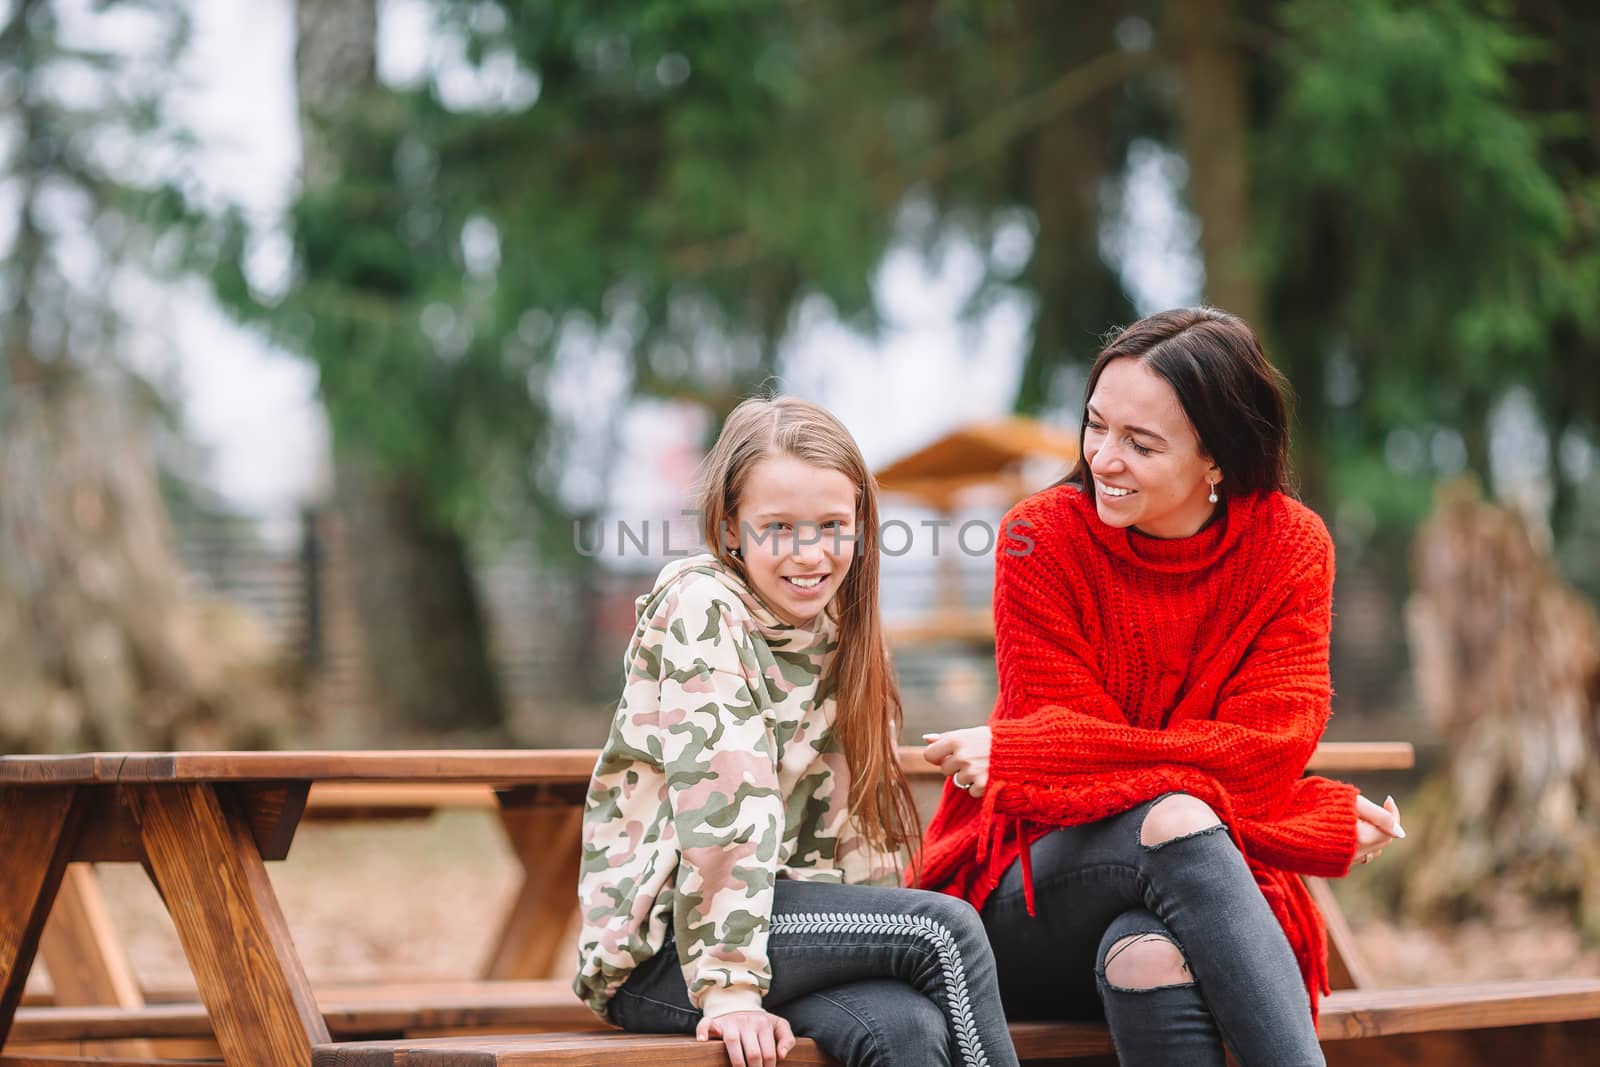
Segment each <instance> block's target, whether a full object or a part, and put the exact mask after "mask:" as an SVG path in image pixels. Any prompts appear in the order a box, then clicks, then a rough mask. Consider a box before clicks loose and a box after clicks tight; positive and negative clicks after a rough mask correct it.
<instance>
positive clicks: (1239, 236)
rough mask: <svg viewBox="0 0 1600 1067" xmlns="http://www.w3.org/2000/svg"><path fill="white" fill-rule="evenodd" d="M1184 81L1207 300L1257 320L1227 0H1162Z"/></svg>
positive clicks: (1241, 97)
mask: <svg viewBox="0 0 1600 1067" xmlns="http://www.w3.org/2000/svg"><path fill="white" fill-rule="evenodd" d="M1167 13H1168V18H1169V19H1170V21H1171V30H1172V33H1171V37H1172V42H1173V48H1174V51H1175V52H1176V53H1177V57H1178V73H1179V76H1180V77H1181V78H1182V81H1183V88H1182V93H1181V97H1182V103H1181V105H1180V110H1181V117H1182V120H1183V151H1184V156H1185V158H1187V160H1188V162H1189V202H1190V205H1191V206H1192V207H1193V209H1194V213H1195V214H1196V215H1197V216H1198V217H1199V219H1200V249H1201V252H1202V254H1203V255H1204V257H1205V264H1206V289H1205V295H1206V301H1207V302H1208V303H1211V304H1215V305H1216V306H1217V307H1220V308H1222V309H1223V310H1225V311H1230V312H1232V313H1233V314H1235V315H1238V316H1240V317H1241V318H1243V319H1245V320H1246V321H1247V322H1249V323H1251V324H1252V325H1256V326H1259V325H1260V324H1261V322H1262V318H1261V312H1262V308H1263V307H1264V306H1265V301H1264V300H1263V299H1262V291H1261V278H1260V276H1259V274H1258V272H1257V271H1256V270H1255V268H1254V265H1253V264H1252V263H1251V262H1250V252H1251V242H1252V239H1253V233H1252V226H1251V218H1250V136H1249V129H1250V114H1249V108H1248V105H1247V98H1246V93H1245V75H1246V65H1245V62H1244V59H1243V57H1242V56H1241V55H1240V54H1239V50H1238V48H1237V47H1236V45H1235V44H1234V42H1233V40H1232V38H1231V36H1230V34H1231V32H1232V29H1233V20H1234V3H1233V0H1182V2H1181V3H1171V4H1168V5H1167Z"/></svg>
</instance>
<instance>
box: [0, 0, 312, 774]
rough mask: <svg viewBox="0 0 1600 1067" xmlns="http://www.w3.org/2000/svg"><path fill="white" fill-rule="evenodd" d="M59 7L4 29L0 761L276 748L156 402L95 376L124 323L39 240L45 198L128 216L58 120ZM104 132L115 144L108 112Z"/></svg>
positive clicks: (0, 30)
mask: <svg viewBox="0 0 1600 1067" xmlns="http://www.w3.org/2000/svg"><path fill="white" fill-rule="evenodd" d="M55 6H56V5H51V4H48V3H44V2H42V0H24V2H23V3H20V4H16V5H12V8H13V10H12V11H11V12H10V13H9V14H8V15H6V16H4V18H3V20H0V69H3V70H5V71H6V72H7V74H8V75H9V76H10V81H9V85H8V89H7V92H6V96H7V99H8V104H9V106H10V107H11V108H12V110H11V111H10V113H9V114H8V116H7V118H8V119H9V120H10V121H9V123H8V125H7V132H8V133H11V134H13V135H14V136H13V137H11V138H10V141H11V142H12V143H11V144H9V145H8V148H9V150H8V151H7V152H6V153H4V156H5V158H4V161H3V166H4V174H3V175H0V179H4V180H3V181H0V184H3V185H5V186H6V187H7V188H8V191H9V192H11V193H12V194H13V196H12V197H10V198H8V200H7V204H6V208H5V210H6V211H7V212H8V213H12V212H14V214H15V230H16V233H15V240H14V243H13V244H12V245H11V247H10V249H9V251H8V254H7V255H6V256H5V258H4V260H3V261H0V291H3V292H4V293H5V296H4V305H5V307H4V314H0V751H8V752H18V751H22V752H27V751H51V750H57V751H60V750H72V749H87V748H104V749H134V748H173V747H216V746H235V747H249V746H256V745H263V744H269V743H271V742H273V741H277V740H281V739H282V737H283V734H284V732H285V731H286V729H287V728H288V727H289V726H290V725H291V719H292V714H293V706H292V704H291V702H290V696H289V686H288V683H289V679H288V678H287V677H285V676H283V673H282V669H281V665H280V664H279V663H278V662H277V654H276V649H275V648H274V646H273V642H272V640H271V638H270V637H269V636H268V635H267V634H266V633H265V631H264V630H263V629H262V628H261V627H259V626H257V625H255V623H254V621H253V620H252V619H250V618H249V617H247V616H245V615H244V614H243V613H242V612H240V611H237V610H235V609H232V608H229V607H227V606H225V605H219V604H211V603H208V602H206V601H205V600H204V598H201V597H197V596H196V595H194V594H193V593H192V592H190V591H189V590H188V589H187V588H186V586H185V580H184V575H183V573H182V569H181V567H180V566H179V563H178V559H177V555H176V552H175V551H174V547H173V538H172V534H171V529H170V525H169V518H168V515H167V510H166V504H165V502H164V501H163V500H162V497H161V493H160V488H159V480H158V476H157V472H156V466H155V463H154V460H153V451H152V447H151V446H152V441H151V435H150V433H149V430H150V425H149V422H148V418H149V414H150V413H149V410H148V407H147V405H146V403H145V402H147V401H148V400H149V394H148V392H147V391H145V390H143V389H142V387H140V386H139V385H138V384H137V383H136V382H135V381H133V380H132V379H131V377H130V376H128V375H125V374H123V373H121V372H120V371H106V372H100V373H95V372H92V371H91V370H90V369H89V368H90V367H91V366H93V367H104V366H106V365H112V366H114V365H115V360H114V354H113V353H112V352H111V351H110V348H111V345H110V339H112V338H114V337H115V330H114V329H113V328H112V327H113V326H114V321H113V320H114V318H115V311H114V310H113V309H112V308H110V307H108V306H107V305H106V303H104V301H103V294H97V293H92V292H86V291H81V290H77V289H75V288H74V287H73V286H72V284H71V282H70V280H69V279H68V278H66V277H65V276H64V275H63V274H62V272H61V270H60V266H59V263H60V261H61V260H62V259H64V258H66V257H64V256H63V255H62V250H61V248H60V246H59V238H58V237H57V235H56V233H55V232H54V231H52V230H51V229H50V228H48V227H47V226H46V225H45V224H44V223H43V222H42V221H41V220H45V219H49V218H52V217H55V214H56V213H55V212H54V210H53V208H48V207H46V205H45V204H44V200H45V199H46V196H47V195H49V194H54V195H56V196H62V195H65V193H67V192H68V191H71V192H73V193H78V194H81V196H82V202H83V203H85V204H86V205H87V206H88V209H89V211H90V212H91V217H92V215H93V213H94V212H97V211H99V210H101V209H102V208H103V207H104V206H105V205H107V204H111V203H117V202H118V198H119V197H120V196H125V195H127V196H129V197H130V198H131V193H130V190H129V189H124V188H119V187H117V186H116V185H115V183H114V182H113V181H110V180H106V179H104V178H102V177H100V176H98V175H95V174H94V173H93V171H92V169H86V168H84V167H83V166H82V161H81V159H80V158H79V157H80V156H81V155H82V154H83V149H82V144H83V143H92V141H90V140H89V139H90V138H91V137H92V135H93V134H94V133H95V132H96V128H95V127H94V126H93V125H90V126H87V127H82V126H79V127H72V128H70V129H68V128H67V127H66V126H65V124H64V123H63V122H62V121H61V120H60V110H59V107H58V103H59V102H58V101H56V100H55V99H54V97H53V96H52V93H51V91H50V88H49V86H50V82H51V78H52V75H57V74H59V73H60V72H59V69H52V68H51V64H52V63H53V62H55V61H57V60H58V59H59V58H60V56H61V55H62V54H63V51H64V45H63V42H62V38H61V37H60V36H59V34H60V25H59V20H58V18H57V13H56V11H55V10H54V8H55ZM85 69H91V68H90V67H86V68H85ZM75 73H79V74H81V73H82V72H81V71H78V72H75ZM84 76H86V77H91V78H92V77H93V75H92V74H91V75H84ZM58 80H59V79H58ZM113 95H114V94H113ZM99 118H100V119H103V120H105V122H106V123H107V125H112V124H113V122H114V119H115V109H114V108H112V107H109V106H108V107H107V109H106V110H105V111H104V112H103V113H102V114H101V115H100V116H99ZM80 142H81V143H80ZM73 144H77V145H78V147H77V148H72V147H71V145H73ZM73 160H76V161H77V162H78V165H77V166H76V167H69V166H66V165H64V164H65V162H66V161H73ZM9 221H10V219H9V218H7V219H5V220H0V230H3V229H5V228H6V223H7V222H9ZM81 229H82V233H79V234H75V238H76V239H82V238H84V237H88V239H89V240H91V241H94V240H95V238H94V237H92V236H89V233H90V231H91V230H93V229H94V227H90V226H84V227H82V228H81ZM98 250H99V251H107V249H106V248H105V247H104V246H101V247H100V248H99V249H98ZM72 251H73V257H72V258H73V259H74V260H75V261H76V260H79V259H81V258H82V254H81V252H80V251H79V250H78V249H73V250H72ZM91 319H98V320H99V321H100V322H102V323H106V324H107V326H106V328H105V329H104V330H102V331H101V333H100V335H99V336H100V337H101V338H102V339H103V341H102V342H101V343H96V342H88V343H84V342H79V343H78V344H77V345H75V344H74V339H73V337H72V331H71V328H70V327H71V325H73V324H79V323H83V322H85V321H86V320H91Z"/></svg>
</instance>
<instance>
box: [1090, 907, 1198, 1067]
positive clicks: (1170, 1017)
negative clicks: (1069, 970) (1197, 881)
mask: <svg viewBox="0 0 1600 1067" xmlns="http://www.w3.org/2000/svg"><path fill="white" fill-rule="evenodd" d="M1139 957H1142V959H1141V958H1139ZM1099 959H1100V963H1099V966H1098V967H1096V968H1095V977H1096V978H1097V980H1098V984H1099V987H1100V999H1101V1000H1102V1001H1103V1002H1104V1004H1105V1012H1106V1024H1107V1025H1108V1026H1109V1027H1110V1029H1111V1040H1112V1041H1113V1042H1114V1043H1115V1044H1116V1046H1117V1058H1118V1061H1119V1062H1120V1063H1121V1064H1122V1067H1165V1065H1168V1064H1180V1063H1181V1064H1185V1065H1193V1067H1223V1064H1225V1063H1226V1062H1227V1057H1226V1055H1225V1054H1224V1053H1223V1050H1222V1035H1221V1034H1219V1033H1218V1032H1217V1026H1216V1023H1215V1021H1213V1019H1212V1018H1211V1011H1210V1009H1209V1008H1207V1007H1206V1001H1205V998H1204V997H1202V996H1201V995H1200V989H1199V987H1198V986H1196V985H1195V983H1194V978H1193V976H1192V975H1190V974H1189V972H1188V968H1187V967H1186V966H1185V960H1184V957H1183V950H1182V949H1181V948H1179V947H1178V944H1177V942H1176V941H1175V940H1174V939H1173V937H1172V932H1171V931H1170V930H1168V929H1167V928H1166V927H1165V926H1163V925H1161V920H1159V919H1157V918H1156V917H1155V916H1154V915H1152V914H1151V913H1150V912H1148V911H1145V910H1144V909H1142V908H1141V909H1136V910H1132V911H1127V912H1124V913H1123V914H1122V915H1119V916H1118V917H1117V918H1116V919H1115V920H1113V921H1112V923H1111V925H1110V926H1109V927H1107V928H1106V932H1105V935H1104V936H1103V937H1102V938H1101V939H1100V955H1099Z"/></svg>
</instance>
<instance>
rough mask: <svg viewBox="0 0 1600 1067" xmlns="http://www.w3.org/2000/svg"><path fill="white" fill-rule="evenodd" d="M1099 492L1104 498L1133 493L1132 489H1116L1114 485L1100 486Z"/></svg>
mask: <svg viewBox="0 0 1600 1067" xmlns="http://www.w3.org/2000/svg"><path fill="white" fill-rule="evenodd" d="M1100 491H1101V492H1102V493H1104V494H1105V495H1106V496H1127V495H1128V494H1129V493H1131V492H1133V490H1132V489H1118V488H1117V487H1116V486H1114V485H1102V486H1101V487H1100Z"/></svg>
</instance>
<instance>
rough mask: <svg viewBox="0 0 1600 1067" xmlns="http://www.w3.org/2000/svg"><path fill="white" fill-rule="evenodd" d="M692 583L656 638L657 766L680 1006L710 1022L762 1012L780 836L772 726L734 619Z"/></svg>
mask: <svg viewBox="0 0 1600 1067" xmlns="http://www.w3.org/2000/svg"><path fill="white" fill-rule="evenodd" d="M711 588H712V587H711V586H710V585H709V583H693V582H691V583H689V584H688V585H687V587H686V588H685V590H684V591H683V594H682V596H681V597H680V598H679V599H678V600H677V602H676V604H675V605H674V609H673V611H672V615H671V618H670V619H669V620H667V622H666V626H665V627H664V628H663V629H662V630H661V631H660V636H661V646H660V662H659V670H660V677H661V689H660V709H661V719H660V721H661V730H660V742H661V746H662V752H661V757H662V767H663V769H664V770H665V772H666V776H667V791H668V798H667V799H668V804H669V805H670V808H671V812H672V824H673V825H672V830H673V832H674V833H675V834H676V835H677V840H678V848H679V861H678V862H679V866H678V873H677V884H676V891H675V894H674V899H673V928H674V930H675V931H676V933H677V940H678V959H679V962H680V964H681V965H682V967H683V973H684V979H685V981H686V982H687V984H688V988H689V997H690V999H691V1000H692V1001H693V1002H694V1003H695V1005H696V1006H697V1007H699V1008H700V1010H701V1011H702V1012H703V1013H704V1014H705V1015H706V1016H707V1017H711V1016H716V1015H723V1014H726V1013H728V1012H733V1011H752V1010H759V1009H760V1007H761V997H762V995H763V994H764V993H765V992H766V990H767V989H768V987H769V986H770V984H771V967H770V963H769V960H768V955H767V938H768V932H769V928H770V926H771V918H772V895H773V881H774V879H775V877H776V874H777V866H778V851H779V845H780V843H781V841H782V838H783V815H784V804H783V797H782V794H781V792H780V789H779V784H778V770H777V758H776V751H777V750H776V746H775V744H774V739H773V724H772V723H771V722H769V721H768V720H767V717H766V716H765V715H764V714H763V712H762V711H761V708H760V706H759V705H758V704H757V702H756V701H755V700H754V699H753V697H752V694H751V691H750V688H749V682H748V678H749V677H750V675H749V673H748V668H747V664H753V663H754V662H755V660H754V654H753V651H752V650H751V649H749V648H748V647H744V646H747V645H748V644H749V642H750V638H749V635H748V632H747V631H746V630H745V628H744V626H743V624H742V621H741V620H740V618H739V616H738V610H737V609H736V608H735V607H734V606H733V605H731V604H730V603H729V602H727V601H726V600H725V599H723V598H720V597H718V596H716V595H714V594H713V593H711V592H710V589H711Z"/></svg>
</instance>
